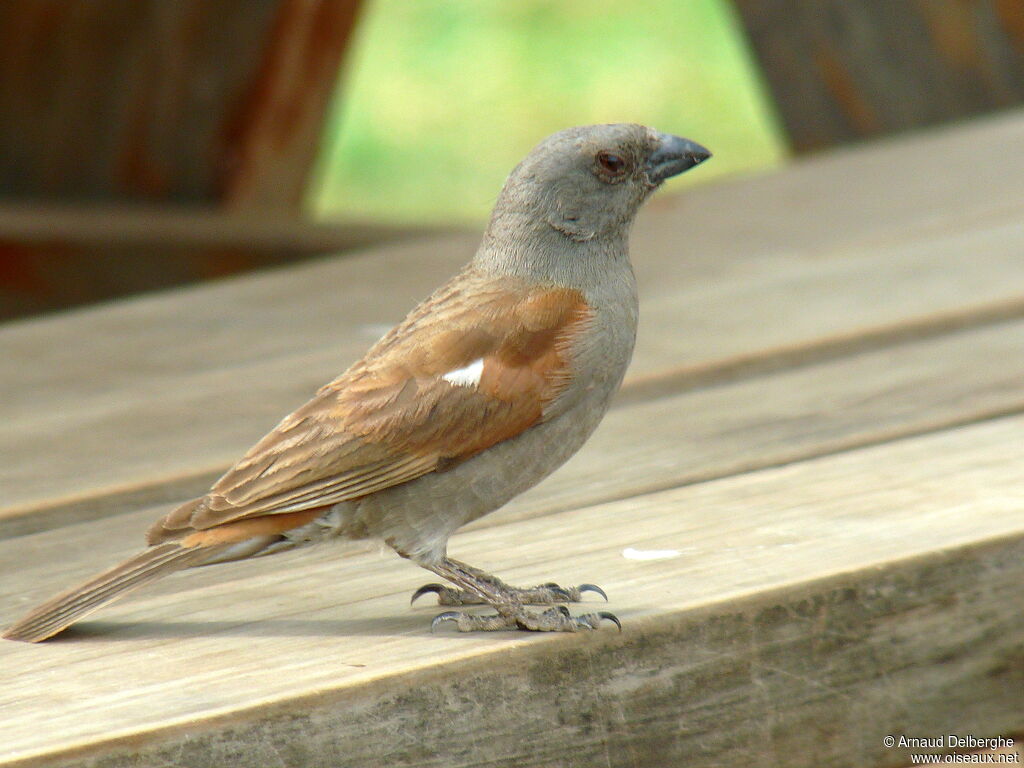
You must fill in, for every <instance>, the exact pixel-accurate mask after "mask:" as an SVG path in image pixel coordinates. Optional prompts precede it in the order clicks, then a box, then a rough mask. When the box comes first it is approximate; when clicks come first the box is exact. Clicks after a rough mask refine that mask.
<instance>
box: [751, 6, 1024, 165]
mask: <svg viewBox="0 0 1024 768" xmlns="http://www.w3.org/2000/svg"><path fill="white" fill-rule="evenodd" d="M734 4H735V6H736V8H737V9H738V10H739V14H740V17H741V18H742V20H743V22H744V24H745V26H746V31H747V34H748V35H749V37H750V40H751V43H752V46H753V48H754V50H755V52H756V55H757V57H758V59H759V61H760V63H761V70H762V72H763V73H764V76H765V79H766V80H767V81H768V84H769V85H770V86H771V89H772V92H773V95H774V96H775V104H776V107H777V109H778V111H779V113H780V114H781V116H782V119H783V122H784V123H785V125H786V129H787V132H788V133H789V136H790V138H791V140H792V142H793V144H794V146H795V147H796V148H797V149H798V150H801V151H806V150H813V149H821V148H822V147H827V146H830V145H833V144H836V143H841V142H847V141H852V140H856V139H864V138H867V137H875V136H879V135H881V134H884V133H889V132H893V131H900V130H906V129H908V128H914V127H920V126H923V125H930V124H934V123H939V122H947V121H950V120H957V119H963V118H965V117H968V116H970V115H975V114H979V113H984V112H991V111H993V110H996V109H1002V108H1005V107H1007V106H1010V105H1013V104H1019V103H1020V102H1022V101H1024V20H1022V19H1024V14H1022V13H1021V6H1020V3H1019V2H1018V1H1017V0H976V1H975V2H970V3H965V2H960V0H929V2H925V3H893V2H889V1H888V0H859V1H858V2H854V3H851V2H845V1H844V0H822V1H821V2H816V3H805V2H800V1H799V0H734Z"/></svg>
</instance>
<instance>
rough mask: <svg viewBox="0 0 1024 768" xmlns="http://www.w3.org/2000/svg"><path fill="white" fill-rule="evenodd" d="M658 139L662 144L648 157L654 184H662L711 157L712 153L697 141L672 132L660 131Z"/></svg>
mask: <svg viewBox="0 0 1024 768" xmlns="http://www.w3.org/2000/svg"><path fill="white" fill-rule="evenodd" d="M658 139H659V140H660V142H661V146H659V147H658V148H657V149H656V150H654V152H653V153H652V154H651V156H650V157H649V158H647V176H648V178H650V180H651V182H652V183H653V184H661V182H663V181H664V180H665V179H668V178H671V177H673V176H678V175H679V174H680V173H682V172H683V171H688V170H690V169H691V168H693V167H694V166H695V165H700V164H701V163H703V162H704V161H705V160H707V159H708V158H709V157H711V153H710V152H708V151H707V150H706V149H705V148H704V147H702V146H701V145H700V144H698V143H697V142H695V141H690V140H689V139H684V138H682V137H680V136H673V135H672V134H670V133H659V134H658Z"/></svg>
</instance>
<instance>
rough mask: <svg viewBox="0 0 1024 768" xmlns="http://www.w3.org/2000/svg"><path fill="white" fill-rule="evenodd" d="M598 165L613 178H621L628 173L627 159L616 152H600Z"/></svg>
mask: <svg viewBox="0 0 1024 768" xmlns="http://www.w3.org/2000/svg"><path fill="white" fill-rule="evenodd" d="M597 164H598V165H600V166H601V168H603V169H604V170H605V171H607V172H608V173H610V174H611V175H612V176H621V175H622V174H624V173H625V172H626V159H625V158H624V157H623V156H622V155H617V154H615V153H614V152H598V153H597Z"/></svg>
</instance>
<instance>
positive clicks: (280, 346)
mask: <svg viewBox="0 0 1024 768" xmlns="http://www.w3.org/2000/svg"><path fill="white" fill-rule="evenodd" d="M1021 140H1024V117H1022V116H1021V115H1016V116H1015V117H1014V119H1009V118H1005V119H1002V120H996V121H989V122H986V123H982V124H979V125H977V126H973V127H971V128H969V129H965V130H962V131H959V132H943V133H940V134H936V135H932V136H926V137H922V138H918V139H916V140H914V141H906V142H893V143H891V144H889V145H886V146H883V147H879V148H873V149H871V150H863V151H857V152H850V153H845V154H842V155H841V156H838V157H830V158H823V159H821V160H817V161H814V162H808V163H805V164H802V165H798V166H797V167H794V168H792V169H789V170H786V171H783V172H781V173H779V174H775V175H772V176H768V177H763V178H758V179H754V180H745V181H741V182H736V183H733V184H728V185H723V186H721V187H715V188H711V189H708V190H697V191H694V192H693V193H692V194H688V195H687V196H685V197H683V198H679V199H675V200H668V201H666V202H662V203H658V204H656V206H655V210H653V211H651V212H650V213H649V215H647V216H646V217H645V218H644V219H643V221H641V222H639V223H638V225H637V232H636V234H635V238H634V252H635V253H636V254H637V259H636V261H637V269H638V272H639V274H640V278H641V281H642V283H643V285H642V296H643V301H642V305H643V306H642V315H643V316H642V320H641V333H640V339H639V342H638V350H637V355H636V359H635V362H634V365H633V368H632V372H631V374H630V381H629V382H628V383H627V392H626V395H627V396H626V398H625V400H624V402H625V401H628V400H629V399H630V398H631V397H633V398H634V399H635V398H636V396H639V397H640V399H643V398H645V397H649V396H651V394H652V392H653V393H655V394H658V395H661V394H671V393H673V392H678V391H680V390H681V389H684V388H686V387H689V386H693V384H694V383H695V382H701V383H704V384H706V383H708V382H713V381H716V380H717V381H721V380H726V379H729V378H736V371H737V370H738V369H739V370H741V371H742V370H746V371H747V373H748V374H750V373H753V372H757V371H758V370H760V369H759V367H758V366H760V365H768V366H769V367H770V366H771V365H772V364H774V363H773V361H778V360H780V359H783V355H782V353H785V355H788V356H789V357H788V358H786V360H787V362H786V363H785V365H786V366H792V365H798V364H807V362H809V361H813V360H814V359H815V358H816V356H818V357H825V358H827V357H829V356H833V357H834V356H835V355H837V354H840V355H841V354H847V353H849V352H850V351H851V350H857V349H860V348H861V347H860V346H858V345H859V340H861V339H864V338H866V337H870V339H871V340H872V341H871V345H873V346H875V347H878V348H884V347H886V346H887V345H891V344H893V343H896V342H903V341H906V339H907V338H908V336H907V329H908V328H911V330H912V331H913V333H912V334H911V336H915V335H917V336H927V335H928V334H929V333H930V332H933V331H934V332H941V333H946V332H948V331H949V330H950V328H951V327H954V326H957V325H960V326H966V327H969V326H970V325H971V324H972V323H974V324H977V323H991V322H993V321H994V320H997V319H1000V318H1008V317H1013V316H1020V315H1021V313H1022V311H1024V301H1022V296H1024V261H1022V260H1021V259H1020V255H1019V254H1020V247H1021V243H1022V241H1024V228H1022V225H1021V223H1020V222H1019V217H1018V216H1017V215H1016V214H1015V213H1014V212H1013V211H1011V210H1009V209H1008V208H1007V207H1006V202H1005V200H1006V199H1016V198H1012V197H1005V198H1004V197H1003V196H1004V195H1011V193H1012V194H1016V195H1017V196H1019V192H1020V191H1024V190H1021V189H1020V187H1022V186H1024V160H1021V158H1020V153H1016V152H1013V151H1010V149H1011V146H1013V142H1020V141H1021ZM961 145H970V146H977V147H979V148H980V149H979V150H978V151H979V152H980V153H982V154H984V155H985V157H987V158H988V162H982V163H981V164H980V166H978V167H977V168H975V167H974V166H973V165H972V163H970V162H968V161H965V160H963V159H962V158H960V157H959V154H960V153H958V152H957V148H958V147H960V146H961ZM989 152H991V153H992V154H991V155H989V154H988V153H989ZM1001 152H1002V153H1005V161H1003V162H1001V164H997V163H996V161H995V157H996V155H997V154H998V153H1001ZM936 157H943V158H945V159H944V161H943V163H936V161H935V158H936ZM1015 164H1020V165H1021V168H1020V169H1019V170H1020V173H1019V174H1018V173H1016V170H1015V169H1016V165H1015ZM936 169H938V170H936ZM858 174H859V175H858ZM946 176H951V177H954V178H955V179H956V183H955V184H954V183H952V182H951V181H950V179H949V178H945V177H946ZM893 177H897V178H899V180H900V184H899V185H896V184H894V183H893V182H892V178H893ZM827 185H832V187H831V188H836V187H838V186H842V188H843V189H844V196H843V197H842V198H841V199H840V198H837V197H836V196H834V195H828V194H825V190H826V189H828V188H830V187H828V186H827ZM957 185H960V189H961V191H963V192H965V193H967V195H968V196H967V197H966V198H963V199H964V200H966V201H967V202H966V203H964V202H961V201H960V198H957V197H955V196H954V195H952V194H950V193H949V191H948V188H949V187H950V186H954V187H956V186H957ZM1014 189H1017V192H1014ZM695 211H699V212H700V220H699V222H698V224H699V226H698V225H692V224H691V222H690V219H691V218H692V217H693V216H694V215H695V214H694V212H695ZM737 220H739V221H740V222H742V226H737ZM475 240H476V238H475V237H473V236H453V237H450V238H446V239H439V240H434V241H431V242H427V243H405V244H399V245H395V246H390V247H387V248H378V249H372V250H368V251H366V252H364V253H362V254H359V255H357V256H355V257H353V258H350V259H346V260H344V261H332V262H323V263H320V264H314V265H306V266H303V267H298V268H295V269H291V270H284V271H279V272H274V273H270V274H267V275H262V276H253V277H248V278H245V279H241V280H237V281H231V282H226V283H223V284H220V285H215V286H204V287H201V288H196V289H191V290H187V291H180V292H174V293H169V294H166V295H163V296H155V297H148V298H144V299H138V300H133V301H131V302H125V303H123V304H121V305H118V306H113V307H105V308H101V309H97V310H91V311H88V312H80V313H72V314H69V315H65V316H62V317H56V318H46V319H41V320H36V321H31V322H23V323H17V324H13V325H10V326H7V327H6V328H3V329H0V359H3V360H4V361H5V362H7V363H9V364H6V365H5V366H4V368H3V370H2V374H0V375H2V378H0V409H2V413H0V417H2V418H3V420H4V423H5V425H7V428H6V429H5V431H4V432H3V434H2V435H0V455H2V456H4V457H5V458H6V457H10V458H6V460H5V462H4V463H3V464H2V465H0V484H2V485H4V486H5V488H10V489H11V490H10V491H8V492H7V493H5V495H4V500H3V514H4V515H5V516H7V517H8V518H9V519H10V518H11V517H12V516H15V517H16V516H22V517H23V518H24V515H26V514H28V513H31V512H32V511H34V510H40V509H47V510H55V514H54V516H53V517H51V518H50V519H51V520H53V521H56V520H58V519H63V520H64V521H68V520H74V519H76V518H77V516H78V515H89V514H92V515H96V514H107V513H108V512H110V511H111V510H112V509H115V508H116V509H123V508H124V505H125V504H134V505H140V504H145V503H155V502H156V501H161V500H166V501H172V500H174V499H176V498H181V497H182V496H185V495H187V494H189V493H192V492H199V491H201V490H202V486H203V484H204V483H205V482H206V481H207V480H208V479H209V478H210V476H211V475H213V474H215V473H217V472H218V471H220V470H222V469H223V468H224V467H225V466H226V465H227V464H228V463H229V462H230V461H232V460H233V459H234V458H235V457H236V456H237V455H238V454H239V453H240V452H242V451H243V450H244V449H245V448H246V447H247V446H248V444H249V443H250V442H251V441H253V440H255V439H256V438H258V437H259V435H260V434H261V433H262V432H263V431H264V430H265V429H267V428H269V427H270V426H272V425H273V424H274V423H275V422H276V420H277V419H278V418H279V417H280V415H281V414H282V413H284V412H285V411H287V410H288V409H289V408H291V407H294V406H295V405H297V404H299V403H300V402H302V400H303V399H304V398H305V397H306V396H307V395H308V394H309V393H310V392H312V391H313V389H315V388H316V387H317V386H319V384H321V383H322V382H323V381H325V380H327V379H328V378H330V377H332V376H333V375H335V374H336V373H337V372H338V371H340V370H341V369H342V368H344V367H345V365H347V364H348V363H349V362H350V361H351V360H352V359H354V358H355V357H356V356H357V355H358V354H359V353H361V352H362V351H363V350H364V349H365V348H366V346H367V345H368V344H369V343H370V342H371V341H372V340H373V339H374V338H375V337H376V336H377V335H378V334H379V333H380V332H381V330H382V329H383V328H384V327H386V326H387V325H389V324H390V323H393V322H394V321H395V320H397V319H398V318H400V317H401V315H402V314H403V313H404V311H405V310H406V309H407V308H408V307H409V306H411V305H412V304H413V303H414V302H415V301H416V300H417V299H418V298H420V297H422V296H423V295H425V294H426V293H427V292H428V291H429V290H430V289H431V288H432V287H433V286H434V285H436V284H437V283H438V282H439V281H440V279H442V276H443V275H446V274H448V273H449V272H450V271H452V270H454V269H456V268H457V266H458V264H460V263H461V262H462V261H464V260H465V259H466V258H468V257H469V255H470V254H471V253H472V250H473V248H474V246H475ZM388 275H401V276H402V279H401V280H400V281H394V280H392V281H387V276H388ZM929 329H932V330H931V331H930V330H929ZM871 345H869V346H871ZM751 361H753V363H754V364H753V365H751ZM737 366H739V368H737ZM744 366H746V367H745V368H744ZM652 382H653V384H654V385H655V386H654V387H653V389H652V388H651V387H650V386H649V385H650V384H651V383H652ZM665 382H668V383H667V385H666V384H665ZM630 389H632V391H633V392H634V393H637V395H631V394H630ZM195 419H201V421H199V422H198V423H196V424H194V425H193V426H190V427H189V428H188V429H184V428H183V427H182V424H183V423H188V422H190V421H192V420H195ZM57 435H64V436H67V439H66V440H65V442H64V443H63V445H62V447H61V451H59V452H58V454H57V455H52V452H50V451H48V450H47V451H46V458H45V461H44V462H40V461H37V460H36V459H37V458H38V456H39V453H38V450H37V449H39V448H41V447H43V446H48V445H50V444H51V441H52V440H53V439H54V437H55V436H57ZM129 436H130V439H129ZM32 446H36V448H33V447H32ZM19 457H20V458H19ZM31 457H36V458H31ZM26 462H27V463H26ZM4 473H6V474H4ZM15 476H17V478H18V480H17V482H15V481H14V478H15ZM48 524H49V523H48Z"/></svg>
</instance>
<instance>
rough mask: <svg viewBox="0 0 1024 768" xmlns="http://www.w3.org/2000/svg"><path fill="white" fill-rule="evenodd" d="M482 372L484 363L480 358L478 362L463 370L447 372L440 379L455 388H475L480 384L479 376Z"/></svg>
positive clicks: (475, 361) (457, 369)
mask: <svg viewBox="0 0 1024 768" xmlns="http://www.w3.org/2000/svg"><path fill="white" fill-rule="evenodd" d="M483 372H484V361H483V358H480V359H479V360H474V361H473V362H472V363H470V364H469V365H467V366H466V367H465V368H456V369H455V370H454V371H448V373H446V374H445V375H444V376H442V377H441V378H443V379H444V380H445V381H447V382H448V383H449V384H454V385H455V386H457V387H475V386H476V385H477V384H479V383H480V376H481V375H482V374H483Z"/></svg>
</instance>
